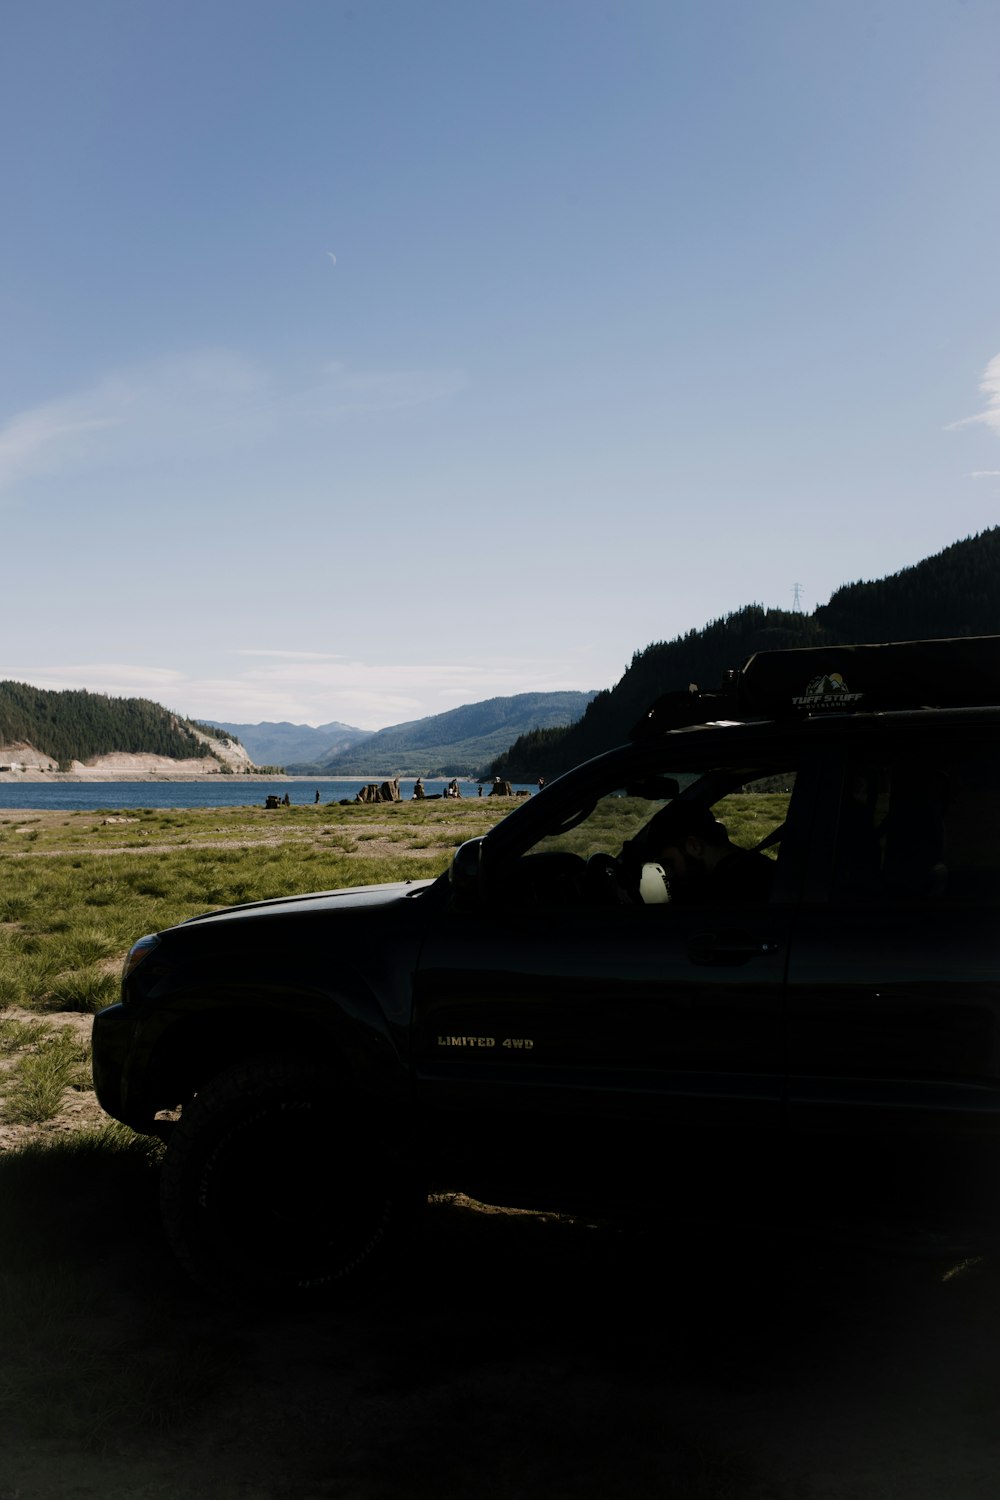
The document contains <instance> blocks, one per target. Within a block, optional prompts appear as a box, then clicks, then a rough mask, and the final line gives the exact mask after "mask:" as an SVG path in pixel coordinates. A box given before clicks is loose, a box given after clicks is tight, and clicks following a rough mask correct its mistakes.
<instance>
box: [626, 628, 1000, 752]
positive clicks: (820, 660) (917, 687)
mask: <svg viewBox="0 0 1000 1500" xmlns="http://www.w3.org/2000/svg"><path fill="white" fill-rule="evenodd" d="M988 704H1000V635H981V636H959V637H955V638H953V639H950V640H936V641H887V642H884V643H882V644H871V645H854V646H807V647H803V648H800V649H797V650H790V651H758V652H757V653H756V654H755V655H753V656H751V657H750V659H749V661H747V662H746V663H745V664H744V665H743V666H742V667H741V668H739V669H737V670H735V671H731V672H727V673H726V676H725V680H724V682H723V683H722V686H721V687H720V688H719V689H718V690H716V691H713V692H700V691H699V690H698V688H696V687H695V686H694V685H693V684H692V686H691V687H690V688H688V690H687V691H686V692H675V693H667V694H665V695H664V696H663V697H662V698H658V699H657V700H656V702H655V703H654V704H653V705H652V707H651V708H650V709H649V711H648V712H647V713H646V714H645V715H644V716H643V718H642V719H640V720H639V722H638V724H636V725H635V727H634V728H633V730H632V738H633V740H641V739H645V738H648V737H649V736H651V735H655V734H657V733H659V732H663V731H665V730H668V729H679V728H681V727H682V726H683V725H685V724H699V723H705V722H707V721H714V720H718V719H748V718H749V719H754V718H781V717H786V716H787V715H789V714H795V713H830V712H833V713H850V712H857V711H865V710H867V711H868V712H875V711H877V710H880V709H881V710H887V709H902V708H959V707H961V708H968V707H976V706H983V705H988Z"/></svg>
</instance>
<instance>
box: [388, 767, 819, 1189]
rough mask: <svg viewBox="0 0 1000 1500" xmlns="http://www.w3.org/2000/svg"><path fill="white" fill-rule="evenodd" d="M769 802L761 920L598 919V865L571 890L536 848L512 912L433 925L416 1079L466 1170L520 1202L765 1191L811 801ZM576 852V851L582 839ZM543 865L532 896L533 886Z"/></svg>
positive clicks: (711, 911)
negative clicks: (768, 886) (772, 822)
mask: <svg viewBox="0 0 1000 1500" xmlns="http://www.w3.org/2000/svg"><path fill="white" fill-rule="evenodd" d="M705 769H706V767H705V766H701V767H699V768H698V773H697V774H702V773H704V771H705ZM694 774H696V773H690V775H689V776H688V781H689V783H690V781H691V778H692V776H693V775H694ZM789 784H791V783H789ZM734 795H735V796H736V797H737V798H739V797H742V798H743V800H744V802H745V803H748V802H750V801H751V800H752V798H753V794H752V793H736V794H734ZM771 795H772V798H773V797H775V796H776V797H777V801H778V802H779V803H780V804H781V807H782V816H783V817H784V818H785V828H784V832H783V833H782V837H781V840H780V859H779V860H778V878H777V880H776V884H775V886H774V888H773V891H772V899H771V900H769V901H764V902H761V903H760V904H759V905H753V906H746V907H742V908H734V907H733V906H732V905H719V904H713V903H712V902H711V901H709V902H707V903H705V904H703V905H699V906H697V907H693V906H683V905H680V904H678V903H676V902H669V901H667V902H661V903H659V904H650V905H646V904H636V903H634V902H633V901H621V900H619V899H609V900H607V901H606V902H602V901H601V900H600V899H597V898H595V896H594V893H593V891H592V890H590V889H589V887H588V886H587V883H586V878H590V873H591V871H592V868H593V861H594V860H597V859H599V858H600V856H599V855H596V854H593V855H592V863H591V866H588V867H587V871H586V872H585V876H586V878H585V880H584V884H583V885H582V886H577V887H574V885H573V881H572V880H571V879H570V878H569V871H570V870H572V868H573V867H572V865H570V866H568V867H567V868H566V869H563V868H562V867H561V866H560V864H559V861H560V859H562V858H564V857H569V858H570V859H572V858H573V856H572V855H571V854H569V855H567V851H565V850H561V849H559V848H556V849H552V848H545V849H539V847H538V845H536V846H535V847H534V849H532V850H530V851H528V852H527V853H525V854H521V855H519V856H518V858H517V859H516V860H515V861H514V862H513V867H512V869H511V870H510V871H509V872H508V881H507V888H508V890H509V889H511V888H513V889H514V890H515V891H516V890H517V887H518V880H519V879H523V881H524V885H525V892H526V894H524V896H523V899H512V900H506V901H503V902H501V903H500V904H498V905H482V906H480V907H478V908H476V909H473V910H471V911H465V910H456V909H451V910H448V911H445V912H443V913H442V914H441V915H440V917H439V919H438V921H437V923H436V924H435V926H434V927H433V928H432V930H431V931H430V932H429V934H428V936H427V938H426V941H425V944H424V948H423V952H422V956H421V961H420V969H419V973H418V976H417V983H416V991H415V995H416V1014H415V1026H414V1033H413V1036H414V1051H413V1064H414V1078H415V1087H416V1090H417V1096H418V1100H419V1102H420V1103H421V1105H422V1106H423V1109H424V1111H425V1115H426V1116H427V1117H428V1118H429V1119H430V1120H431V1121H432V1122H434V1124H435V1125H436V1126H437V1128H438V1131H439V1133H440V1134H441V1135H443V1136H444V1137H446V1138H451V1139H452V1144H453V1147H454V1149H455V1152H456V1155H457V1156H459V1157H461V1158H462V1159H463V1160H464V1162H465V1163H467V1164H470V1163H471V1164H473V1165H474V1166H475V1167H476V1168H477V1169H479V1170H485V1169H487V1168H489V1170H491V1171H493V1172H497V1171H499V1172H500V1173H501V1174H502V1175H506V1176H507V1177H509V1178H510V1179H511V1180H514V1181H516V1182H518V1183H519V1184H521V1185H522V1186H523V1185H524V1184H526V1183H527V1182H529V1181H532V1180H534V1181H537V1182H539V1183H540V1184H542V1185H544V1184H545V1183H553V1182H555V1181H558V1182H559V1183H560V1184H561V1185H563V1186H565V1185H568V1184H572V1185H575V1186H578V1187H579V1188H581V1189H584V1188H587V1187H591V1186H594V1185H595V1184H597V1183H600V1184H601V1186H602V1188H603V1189H605V1190H606V1189H608V1188H609V1187H612V1188H614V1187H617V1188H618V1189H620V1190H622V1191H624V1192H627V1193H628V1194H629V1195H630V1196H634V1194H635V1192H636V1190H637V1188H638V1189H640V1190H641V1189H642V1188H643V1179H645V1184H644V1185H645V1188H646V1189H647V1190H649V1191H650V1192H651V1193H652V1194H653V1195H655V1196H660V1195H661V1194H662V1192H663V1191H664V1189H665V1188H666V1190H667V1191H668V1192H669V1193H670V1195H671V1196H684V1197H688V1196H691V1195H692V1194H694V1195H697V1194H698V1193H699V1192H701V1193H704V1192H705V1191H706V1189H707V1190H708V1192H709V1193H713V1194H714V1193H716V1192H718V1191H720V1190H721V1187H720V1185H721V1182H722V1180H723V1179H725V1180H727V1181H729V1182H730V1183H733V1182H737V1183H738V1184H740V1185H741V1187H745V1186H746V1185H747V1182H748V1179H747V1176H746V1166H745V1164H746V1161H747V1159H748V1158H749V1159H750V1160H751V1161H752V1162H753V1165H754V1174H755V1175H754V1177H753V1179H752V1180H753V1183H754V1184H755V1185H756V1186H755V1187H754V1191H756V1187H757V1186H759V1185H760V1183H761V1182H762V1181H763V1180H764V1178H766V1177H768V1176H769V1174H770V1172H771V1163H772V1161H773V1160H774V1157H775V1151H774V1144H775V1141H776V1137H777V1133H778V1130H779V1126H780V1120H781V1099H782V1088H783V1077H782V1035H783V1029H782V1028H783V1017H782V1001H783V991H784V979H785V966H786V962H787V952H788V933H789V926H790V921H791V913H792V910H793V906H794V893H795V883H796V869H797V854H796V837H797V836H796V832H795V829H796V826H797V824H798V823H800V822H801V821H802V818H801V816H800V815H799V814H798V811H797V809H798V808H800V807H801V806H802V805H803V804H804V802H805V801H806V800H808V783H807V782H803V780H802V779H801V777H800V779H799V781H798V782H797V783H796V785H795V794H794V796H793V795H792V794H791V793H785V794H771ZM615 796H616V794H615V793H614V792H612V793H610V794H607V795H606V798H602V799H600V800H599V801H598V802H597V805H596V807H595V811H594V817H593V818H592V819H591V820H589V821H591V822H596V823H597V824H600V823H601V819H602V817H604V815H605V814H607V813H608V812H609V809H610V808H613V806H614V802H615ZM732 800H733V799H732V798H730V805H732ZM745 810H746V809H745V808H744V807H742V806H741V807H739V808H738V809H737V811H738V812H740V813H743V812H744V811H745ZM723 811H725V807H724V806H723ZM649 812H650V808H649V807H647V808H646V809H645V814H644V816H648V815H649ZM731 816H735V814H731ZM576 837H577V840H578V845H579V847H582V848H584V850H585V851H591V844H590V843H588V842H587V839H586V829H584V830H582V831H581V832H578V833H577V834H576ZM539 842H540V844H542V845H544V844H545V843H546V840H544V839H543V840H541V841H539ZM547 858H548V859H551V860H552V861H553V864H552V869H551V872H550V877H549V878H550V879H551V881H552V892H554V895H553V894H552V892H550V894H549V895H548V896H547V895H546V893H545V890H544V879H541V880H540V878H539V876H538V873H537V871H535V872H531V862H532V861H541V866H540V868H541V869H544V868H545V865H544V862H545V860H546V859H547ZM599 870H600V866H599V865H598V877H595V878H599ZM651 1163H652V1164H653V1171H652V1174H651V1173H650V1164H651ZM654 1179H655V1180H654Z"/></svg>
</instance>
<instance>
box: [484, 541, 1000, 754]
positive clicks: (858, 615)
mask: <svg viewBox="0 0 1000 1500" xmlns="http://www.w3.org/2000/svg"><path fill="white" fill-rule="evenodd" d="M994 634H1000V527H993V528H992V529H991V530H989V531H984V532H981V533H979V534H978V535H977V536H974V537H969V538H967V539H966V540H965V541H961V542H956V543H954V545H953V546H951V547H946V548H945V550H944V551H943V552H939V553H937V554H936V555H935V556H934V557H928V558H925V559H924V561H923V562H919V563H917V564H915V566H913V567H912V568H904V569H902V571H901V572H899V573H894V574H892V575H891V576H890V577H888V578H882V579H878V580H876V581H875V582H868V583H866V582H858V583H850V584H845V585H844V586H843V587H842V588H839V589H837V590H836V592H835V593H834V594H833V595H831V597H830V600H829V602H828V603H827V604H824V605H821V606H820V607H819V608H818V609H816V610H815V611H814V612H813V613H812V614H811V615H807V614H804V613H801V612H800V611H797V610H781V609H766V608H765V607H764V606H763V605H760V604H748V605H746V606H744V608H742V609H738V610H735V611H734V612H733V613H732V614H729V615H725V616H724V617H723V618H722V619H719V620H713V621H712V622H711V623H710V624H708V625H706V626H705V627H704V628H703V629H701V630H689V631H688V632H687V634H686V635H683V636H677V637H676V638H675V639H674V640H671V641H658V642H656V643H654V644H653V645H651V646H647V647H646V648H645V650H644V651H639V652H637V653H636V655H635V656H633V658H632V661H631V664H630V666H629V667H628V668H627V670H626V672H625V674H624V676H623V677H622V678H621V680H620V681H619V682H618V683H617V684H616V685H615V686H614V687H613V688H609V689H607V690H606V691H604V692H602V693H598V695H597V697H596V698H594V700H593V701H592V702H591V703H590V705H589V706H588V708H587V710H586V712H585V713H584V715H583V717H582V718H580V719H578V720H577V722H576V723H575V724H571V725H569V726H568V727H567V728H565V729H542V730H531V731H530V732H529V733H527V734H523V735H521V736H520V738H519V739H517V740H515V742H514V743H513V744H512V745H511V746H510V748H509V749H508V750H506V751H504V753H503V754H502V755H499V756H497V758H496V759H495V760H494V761H493V762H492V764H491V765H490V768H489V769H490V774H491V775H494V776H500V777H502V778H504V779H506V780H508V781H534V780H535V779H536V777H538V776H545V777H547V778H551V777H553V776H558V775H561V774H562V772H563V771H568V770H569V769H570V767H571V766H574V765H577V764H578V763H579V762H580V761H583V760H588V759H590V757H591V756H594V755H599V754H601V752H602V751H604V750H609V749H611V747H612V746H614V745H619V744H622V743H624V741H625V740H627V739H628V736H629V731H630V730H631V728H632V726H633V725H634V724H635V723H637V721H638V720H639V719H640V718H641V717H642V715H643V714H644V713H645V711H646V709H647V708H648V707H649V705H650V704H651V703H653V702H654V701H655V699H657V698H658V697H660V695H661V694H663V693H667V692H672V691H675V690H676V689H679V688H680V689H682V688H685V687H687V686H688V685H689V684H690V683H696V684H697V685H698V687H700V688H702V689H712V688H715V687H718V686H719V684H720V682H721V679H722V674H723V672H724V671H726V670H727V668H730V667H739V666H742V664H743V663H744V662H745V661H746V659H747V658H748V657H749V656H752V655H753V654H754V652H755V651H775V650H779V649H788V648H792V647H797V646H820V645H846V644H848V643H850V642H852V641H888V640H894V641H900V640H923V639H933V638H934V637H938V636H968V635H994Z"/></svg>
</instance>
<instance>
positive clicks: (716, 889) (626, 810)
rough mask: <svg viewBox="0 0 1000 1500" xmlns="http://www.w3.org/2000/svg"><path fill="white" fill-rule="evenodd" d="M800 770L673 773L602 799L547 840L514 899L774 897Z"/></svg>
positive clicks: (529, 858) (526, 858) (514, 881)
mask: <svg viewBox="0 0 1000 1500" xmlns="http://www.w3.org/2000/svg"><path fill="white" fill-rule="evenodd" d="M794 786H795V769H794V766H782V765H780V764H779V765H778V766H775V765H773V764H765V765H760V764H749V765H747V764H743V765H739V766H719V765H713V766H709V767H705V768H701V769H692V768H691V767H690V766H686V767H685V766H678V767H674V766H670V767H664V768H663V769H662V770H657V772H656V774H655V775H653V776H646V777H643V778H637V779H636V780H635V781H634V782H633V783H630V784H628V785H625V786H615V787H610V788H608V789H606V790H603V791H600V792H595V794H594V795H593V796H592V797H591V798H589V799H588V800H586V801H585V802H584V803H583V804H582V805H580V806H579V807H577V808H575V809H574V810H572V811H570V812H569V813H567V814H566V815H565V817H564V818H563V820H562V821H561V822H559V821H557V822H555V824H554V825H553V826H552V827H551V828H549V829H548V830H547V831H546V832H544V833H543V834H542V835H540V836H539V837H538V839H537V840H536V842H535V843H534V844H533V845H532V847H531V848H530V849H529V850H528V851H527V852H526V853H525V854H524V855H522V857H521V859H520V860H519V861H517V862H516V867H515V868H513V869H512V870H511V871H510V874H509V877H508V881H507V883H506V885H507V892H508V895H509V896H510V897H511V898H512V899H513V900H515V901H516V900H517V899H518V894H519V893H520V895H521V896H522V897H523V898H524V899H531V900H532V901H540V902H542V903H543V904H544V903H546V902H550V903H552V904H557V905H567V904H579V905H584V906H586V905H592V906H601V905H615V904H619V905H631V904H636V905H661V904H665V903H667V902H670V901H673V902H684V903H692V902H705V903H708V902H713V903H715V902H718V903H724V904H731V903H736V902H739V903H757V902H762V901H766V900H768V899H769V896H770V893H771V887H772V885H773V881H774V875H775V871H776V868H777V860H778V857H779V854H780V850H781V842H782V836H783V830H784V826H785V823H786V820H787V817H788V810H789V805H790V803H791V799H792V794H793V790H794Z"/></svg>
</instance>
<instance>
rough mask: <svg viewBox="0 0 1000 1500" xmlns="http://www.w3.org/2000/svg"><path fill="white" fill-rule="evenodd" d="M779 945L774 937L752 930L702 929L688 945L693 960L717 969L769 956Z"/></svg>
mask: <svg viewBox="0 0 1000 1500" xmlns="http://www.w3.org/2000/svg"><path fill="white" fill-rule="evenodd" d="M779 947H780V944H779V943H776V942H775V941H774V939H773V938H762V937H759V936H757V935H756V934H754V933H750V932H699V933H697V934H696V935H695V936H694V937H693V938H692V939H691V941H690V942H689V944H688V957H689V958H690V960H691V962H692V963H695V964H705V965H708V966H714V967H717V968H736V967H738V966H739V965H740V964H746V963H749V962H750V960H751V959H752V958H766V957H767V956H768V955H769V954H772V953H777V952H778V949H779Z"/></svg>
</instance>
